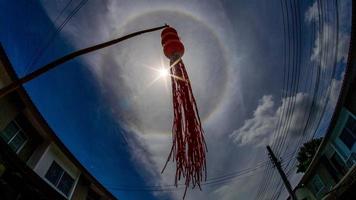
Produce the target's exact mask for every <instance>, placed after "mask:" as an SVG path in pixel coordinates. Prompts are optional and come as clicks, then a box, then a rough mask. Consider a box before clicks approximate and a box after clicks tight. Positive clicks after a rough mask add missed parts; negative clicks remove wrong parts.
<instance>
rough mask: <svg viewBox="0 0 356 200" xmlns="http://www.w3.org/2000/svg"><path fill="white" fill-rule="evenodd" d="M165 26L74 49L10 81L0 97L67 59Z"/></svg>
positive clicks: (1, 91) (0, 92)
mask: <svg viewBox="0 0 356 200" xmlns="http://www.w3.org/2000/svg"><path fill="white" fill-rule="evenodd" d="M165 27H168V25H164V26H160V27H156V28H151V29H146V30H142V31H137V32H134V33H131V34H128V35H125V36H123V37H120V38H117V39H114V40H110V41H108V42H104V43H101V44H97V45H94V46H91V47H87V48H85V49H81V50H78V51H75V52H72V53H70V54H67V55H65V56H63V57H61V58H59V59H57V60H55V61H52V62H50V63H48V64H47V65H45V66H43V67H41V68H39V69H37V70H35V71H33V72H31V73H29V74H28V75H26V76H24V77H22V78H20V79H18V80H16V81H14V82H12V83H11V84H9V85H7V86H5V87H4V88H1V89H0V98H1V97H4V96H5V95H7V94H9V93H10V92H12V91H14V90H16V89H17V88H18V87H20V86H21V85H22V84H24V83H26V82H28V81H31V80H32V79H34V78H37V77H38V76H40V75H42V74H44V73H46V72H48V71H50V70H52V69H54V68H55V67H57V66H58V65H60V64H63V63H65V62H67V61H69V60H72V59H74V58H76V57H78V56H81V55H84V54H87V53H90V52H93V51H96V50H99V49H103V48H105V47H109V46H112V45H114V44H117V43H119V42H122V41H124V40H127V39H130V38H132V37H135V36H138V35H141V34H144V33H148V32H153V31H157V30H160V29H163V28H165Z"/></svg>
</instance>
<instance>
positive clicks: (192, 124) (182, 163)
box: [161, 27, 207, 199]
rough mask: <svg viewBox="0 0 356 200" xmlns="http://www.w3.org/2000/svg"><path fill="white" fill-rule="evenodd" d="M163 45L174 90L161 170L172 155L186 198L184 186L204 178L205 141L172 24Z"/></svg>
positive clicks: (198, 184)
mask: <svg viewBox="0 0 356 200" xmlns="http://www.w3.org/2000/svg"><path fill="white" fill-rule="evenodd" d="M161 38H162V46H163V52H164V55H165V56H166V57H167V58H169V59H170V65H171V67H170V73H171V82H172V93H173V112H174V117H173V126H172V136H173V137H172V142H173V144H172V148H171V151H170V153H169V156H168V159H167V161H166V163H165V166H164V168H163V170H162V173H163V171H164V170H165V168H166V166H167V163H168V161H169V160H171V158H172V159H173V161H175V162H176V166H177V167H176V174H175V185H176V186H178V181H179V180H180V179H181V178H182V177H184V178H185V186H186V187H185V191H184V196H183V199H184V198H185V195H186V192H187V188H188V187H189V185H190V183H192V186H193V188H194V187H195V186H198V187H199V188H200V189H201V187H200V183H201V181H203V177H204V180H206V175H207V174H206V157H205V154H206V151H207V148H206V143H205V140H204V131H203V128H202V126H201V122H200V117H199V113H198V108H197V105H196V102H195V98H194V96H193V91H192V88H191V85H190V81H189V77H188V74H187V71H186V69H185V66H184V63H183V61H182V59H181V58H182V56H183V54H184V46H183V44H182V42H181V41H180V39H179V37H178V33H177V31H176V30H175V29H174V28H172V27H166V28H165V29H163V31H162V34H161Z"/></svg>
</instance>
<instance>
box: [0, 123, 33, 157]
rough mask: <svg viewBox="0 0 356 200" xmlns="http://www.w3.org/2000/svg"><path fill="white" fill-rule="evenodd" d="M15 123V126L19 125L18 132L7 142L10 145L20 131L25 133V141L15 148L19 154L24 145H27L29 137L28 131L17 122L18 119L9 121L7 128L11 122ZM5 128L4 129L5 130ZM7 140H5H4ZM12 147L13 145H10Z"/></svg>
mask: <svg viewBox="0 0 356 200" xmlns="http://www.w3.org/2000/svg"><path fill="white" fill-rule="evenodd" d="M11 123H13V124H15V126H16V127H17V130H16V133H15V134H14V135H13V136H12V137H11V138H10V139H9V141H7V142H6V144H7V145H9V146H10V143H11V142H12V141H13V140H14V139H15V138H16V137H17V136H18V135H19V133H20V132H22V133H23V136H24V137H25V141H24V142H23V143H22V144H21V145H20V146H19V147H18V148H17V149H16V150H13V151H14V152H15V153H16V154H19V153H20V151H21V150H22V149H23V148H24V146H25V145H26V143H27V142H28V140H29V138H28V136H27V134H26V132H25V131H24V130H23V129H22V127H21V126H20V125H19V124H18V123H17V122H16V120H12V121H11V122H10V123H8V124H7V125H6V127H5V129H6V128H7V126H9V124H11ZM5 129H4V130H5ZM4 130H2V131H1V132H3V131H4ZM4 142H5V141H4ZM10 148H11V147H10Z"/></svg>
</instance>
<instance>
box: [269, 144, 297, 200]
mask: <svg viewBox="0 0 356 200" xmlns="http://www.w3.org/2000/svg"><path fill="white" fill-rule="evenodd" d="M267 151H268V155H269V156H270V158H271V161H272V163H273V165H274V166H275V167H276V168H277V170H278V173H279V175H281V178H282V180H283V183H284V186H285V187H286V188H287V190H288V192H289V195H290V197H291V199H292V200H297V198H296V196H295V194H294V193H293V189H292V187H291V185H290V183H289V181H288V179H287V176H286V174H285V173H284V171H283V169H282V166H281V161H279V160H278V159H277V158H276V156H275V155H274V153H273V151H272V149H271V147H270V146H269V145H267Z"/></svg>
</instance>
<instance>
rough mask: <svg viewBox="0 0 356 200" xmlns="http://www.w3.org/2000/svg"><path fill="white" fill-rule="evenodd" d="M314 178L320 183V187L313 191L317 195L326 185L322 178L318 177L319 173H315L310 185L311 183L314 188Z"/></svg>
mask: <svg viewBox="0 0 356 200" xmlns="http://www.w3.org/2000/svg"><path fill="white" fill-rule="evenodd" d="M316 179H318V181H319V182H320V183H321V185H322V187H320V189H319V190H318V191H315V192H316V193H315V194H316V196H317V195H319V194H320V193H321V192H322V191H323V190H324V189H325V187H326V185H325V184H324V182H323V180H322V179H321V178H320V176H319V174H315V176H314V177H313V178H312V185H313V187H314V189H315V188H317V187H315V184H314V182H315V180H316Z"/></svg>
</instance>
